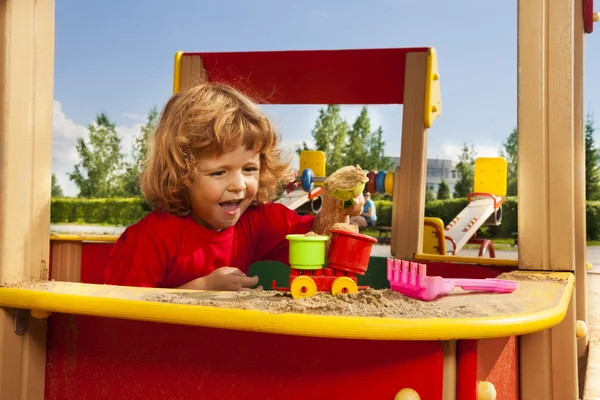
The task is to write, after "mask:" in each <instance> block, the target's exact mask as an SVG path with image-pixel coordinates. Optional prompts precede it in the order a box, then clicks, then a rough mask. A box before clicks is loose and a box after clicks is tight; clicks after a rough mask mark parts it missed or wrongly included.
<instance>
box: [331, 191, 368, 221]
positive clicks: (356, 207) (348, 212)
mask: <svg viewBox="0 0 600 400" xmlns="http://www.w3.org/2000/svg"><path fill="white" fill-rule="evenodd" d="M322 198H323V209H324V210H326V212H327V213H331V212H332V211H334V210H335V212H337V213H339V214H340V215H342V216H357V215H360V214H362V212H363V207H364V206H365V197H364V196H363V194H362V193H361V194H359V195H358V196H357V197H355V198H354V199H353V202H354V204H352V205H349V206H346V208H344V206H343V202H342V201H340V200H337V199H335V198H334V197H332V196H331V195H329V194H325V193H323V196H322Z"/></svg>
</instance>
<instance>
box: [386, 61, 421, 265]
mask: <svg viewBox="0 0 600 400" xmlns="http://www.w3.org/2000/svg"><path fill="white" fill-rule="evenodd" d="M426 75H427V53H410V54H408V55H407V56H406V70H405V78H404V106H403V109H402V141H401V147H400V167H399V169H396V173H395V174H394V204H393V207H392V241H391V244H390V251H391V255H392V256H394V257H396V258H404V259H412V258H413V257H414V255H415V254H416V253H420V252H421V248H422V247H423V221H424V214H425V180H426V178H427V175H426V171H427V129H426V128H425V116H424V108H425V84H426Z"/></svg>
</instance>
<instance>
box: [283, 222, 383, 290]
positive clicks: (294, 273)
mask: <svg viewBox="0 0 600 400" xmlns="http://www.w3.org/2000/svg"><path fill="white" fill-rule="evenodd" d="M329 232H330V234H331V238H329V237H328V236H325V235H312V234H306V235H288V236H287V237H286V238H287V239H288V240H289V242H290V253H289V254H290V255H289V261H290V276H289V287H287V288H286V287H278V286H277V282H276V281H275V280H274V281H273V282H272V289H273V290H280V291H289V292H290V293H291V294H292V297H294V298H296V299H298V298H307V297H311V296H314V295H315V294H317V292H331V294H332V295H338V294H345V293H356V292H358V290H359V289H366V288H368V286H358V280H357V275H364V273H365V272H366V271H367V270H368V268H369V259H370V257H371V248H372V246H373V244H374V243H377V239H375V238H374V237H371V236H367V235H363V234H361V233H357V232H351V231H347V230H343V229H330V230H329ZM328 240H330V242H329V250H328V251H327V250H326V249H327V241H328ZM326 253H327V257H326V256H325V255H326Z"/></svg>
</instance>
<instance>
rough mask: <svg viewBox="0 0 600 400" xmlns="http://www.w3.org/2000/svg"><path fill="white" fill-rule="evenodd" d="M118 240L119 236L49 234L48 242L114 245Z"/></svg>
mask: <svg viewBox="0 0 600 400" xmlns="http://www.w3.org/2000/svg"><path fill="white" fill-rule="evenodd" d="M117 239H119V236H115V235H63V234H54V233H51V234H50V240H51V241H56V242H61V241H65V242H110V243H114V242H116V241H117Z"/></svg>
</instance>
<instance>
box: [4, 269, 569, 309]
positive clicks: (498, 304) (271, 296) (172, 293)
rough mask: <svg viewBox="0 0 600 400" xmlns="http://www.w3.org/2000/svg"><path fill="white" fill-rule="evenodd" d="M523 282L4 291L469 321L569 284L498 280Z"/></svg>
mask: <svg viewBox="0 0 600 400" xmlns="http://www.w3.org/2000/svg"><path fill="white" fill-rule="evenodd" d="M499 277H500V278H504V279H511V278H512V279H514V280H518V281H519V287H518V288H517V290H516V291H515V292H514V293H511V294H500V293H469V292H466V291H463V290H462V289H459V288H457V289H455V290H454V291H453V292H451V293H450V294H449V295H447V296H444V297H441V298H439V299H437V300H434V301H430V302H425V301H420V300H416V299H412V298H409V297H406V296H404V295H402V294H400V293H397V292H394V291H392V290H390V289H381V290H375V289H371V288H368V289H364V290H359V291H358V293H351V294H342V295H336V296H333V295H331V293H329V292H319V293H317V294H316V295H315V296H313V297H309V298H306V299H294V298H293V297H292V296H291V294H290V293H289V292H281V291H273V290H268V291H262V290H251V291H242V292H202V291H199V292H194V291H192V292H190V291H178V290H152V289H150V290H148V289H141V288H128V287H123V286H110V285H86V286H83V285H80V284H76V283H70V282H53V281H51V282H48V281H37V282H35V281H32V282H24V283H21V284H12V285H5V287H15V288H21V289H35V290H43V291H47V292H52V293H57V294H69V295H75V296H81V295H87V296H96V297H102V298H119V299H127V300H138V301H139V300H141V301H152V302H164V303H173V304H187V305H200V306H210V307H222V308H233V309H242V310H259V311H266V312H270V313H276V314H277V313H299V314H313V315H335V316H360V317H388V318H432V317H443V318H469V317H472V318H473V317H486V316H501V315H507V314H518V313H521V312H532V311H536V310H544V309H547V308H550V307H553V306H555V305H556V304H558V301H559V300H560V297H561V295H562V293H563V290H562V288H563V286H564V284H565V283H566V281H562V280H559V279H557V278H555V277H548V278H546V279H544V280H540V279H539V278H538V277H537V276H535V275H528V274H523V275H521V274H515V273H506V274H502V275H500V276H499Z"/></svg>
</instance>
